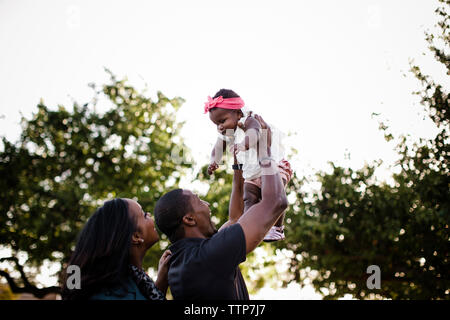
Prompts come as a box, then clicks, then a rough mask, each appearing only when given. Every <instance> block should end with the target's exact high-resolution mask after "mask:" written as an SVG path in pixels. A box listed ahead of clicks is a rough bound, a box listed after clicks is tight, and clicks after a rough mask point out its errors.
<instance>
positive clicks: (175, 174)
mask: <svg viewBox="0 0 450 320" xmlns="http://www.w3.org/2000/svg"><path fill="white" fill-rule="evenodd" d="M110 75H111V78H110V81H109V83H107V84H105V85H103V86H101V87H99V88H96V87H95V86H93V88H94V90H96V93H95V97H94V99H93V101H94V103H87V104H84V105H83V106H80V105H78V104H77V103H75V104H74V106H73V111H68V110H67V109H66V108H64V107H63V106H59V107H58V109H57V110H52V109H50V108H48V107H47V106H45V105H44V103H43V102H41V103H40V104H39V105H38V106H37V112H36V113H35V114H34V115H33V116H32V119H30V120H27V119H22V130H23V131H22V135H21V137H20V140H19V141H18V142H17V143H12V142H9V141H7V140H6V139H5V138H3V139H2V141H3V147H4V148H3V151H1V153H0V175H1V176H2V179H1V180H0V197H1V199H2V201H1V203H0V212H1V214H0V224H1V225H2V226H3V227H2V228H1V229H0V244H1V245H3V246H6V247H10V248H11V249H12V252H13V256H15V255H17V253H18V252H19V251H22V252H26V253H27V254H28V260H27V262H26V264H27V265H28V266H39V265H41V264H42V262H43V260H44V259H50V260H51V261H57V262H64V261H67V259H68V258H69V256H70V254H71V250H72V249H73V247H74V244H75V240H76V236H77V234H78V232H79V231H80V228H81V227H82V226H83V225H84V223H85V222H86V219H87V218H88V217H89V216H90V215H92V214H93V212H94V211H95V209H96V207H98V206H99V205H101V204H102V203H103V201H104V200H106V199H110V198H113V197H128V198H137V199H138V201H139V202H140V204H141V205H142V206H143V208H144V210H149V211H150V210H151V208H152V207H153V206H154V204H155V202H156V200H157V199H158V198H159V197H160V196H161V194H162V193H163V192H164V191H165V190H166V188H167V187H170V186H174V185H176V184H177V183H178V181H179V179H180V177H181V176H182V175H183V173H184V172H185V170H186V169H187V168H189V167H190V165H188V164H183V163H180V162H181V161H173V159H172V157H171V154H172V150H173V149H174V147H175V146H176V147H177V148H178V149H182V150H187V148H186V146H185V145H184V142H183V139H182V138H181V137H180V135H179V131H180V129H181V126H182V124H181V123H177V122H176V120H175V113H176V111H177V110H178V108H179V107H180V106H181V104H182V103H183V100H182V99H181V98H173V99H169V98H167V97H166V96H164V95H163V94H162V93H161V92H157V100H156V101H152V99H150V98H149V97H147V96H145V94H144V93H140V92H138V91H136V89H134V88H133V87H132V86H130V85H128V84H127V81H126V80H117V79H116V78H115V77H114V76H113V75H112V74H110ZM99 99H100V100H99ZM96 101H106V102H108V103H110V104H111V105H112V107H111V108H110V109H109V110H107V111H106V112H104V113H102V114H101V113H99V112H96V103H97V102H96ZM159 255H160V250H159V248H158V246H155V248H154V249H152V250H151V253H150V254H149V255H148V257H147V258H146V260H145V265H146V266H147V267H148V266H156V265H157V261H158V260H157V258H159Z"/></svg>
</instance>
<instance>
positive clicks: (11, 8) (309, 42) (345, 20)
mask: <svg viewBox="0 0 450 320" xmlns="http://www.w3.org/2000/svg"><path fill="white" fill-rule="evenodd" d="M437 6H438V1H437V0H421V1H419V0H418V1H411V0H395V1H388V0H385V1H381V0H380V1H376V0H367V1H363V0H353V1H350V0H343V1H334V0H328V1H295V0H292V1H287V0H277V1H261V0H259V1H214V0H208V1H171V0H164V1H162V0H158V1H120V2H119V1H95V2H94V1H15V0H14V1H13V0H3V1H0V47H1V50H0V88H1V94H0V115H4V118H2V119H0V135H6V136H7V137H8V138H9V139H12V140H14V139H16V138H17V137H18V135H19V132H20V126H19V124H18V123H19V119H20V114H19V112H22V113H23V114H24V115H25V116H29V115H30V114H31V113H32V112H33V111H34V110H35V106H36V104H37V103H38V101H39V99H40V98H43V99H44V102H45V103H46V104H47V105H48V106H56V105H57V104H64V105H65V106H67V107H70V105H71V98H70V97H73V98H74V99H75V100H77V101H78V102H80V103H84V102H87V101H89V100H90V98H91V97H92V91H91V89H89V88H88V86H87V84H88V83H90V82H96V83H98V84H101V83H103V82H104V81H106V79H107V76H106V74H105V72H104V71H103V67H107V68H109V69H110V70H112V71H113V72H114V73H115V74H117V75H118V76H119V77H123V76H127V77H128V78H129V79H130V81H131V83H132V84H133V85H136V86H137V87H143V85H144V83H147V84H148V86H149V88H150V90H151V93H152V92H153V93H154V92H155V91H156V90H160V91H162V92H163V93H165V94H166V95H168V96H169V97H173V96H181V97H183V98H184V99H185V100H186V103H185V104H184V105H183V107H182V108H181V110H180V112H179V119H180V120H185V121H186V125H185V129H184V135H185V136H186V139H187V144H188V146H189V147H190V148H191V149H192V151H193V153H194V154H196V156H197V157H196V160H197V161H198V162H199V163H200V164H204V163H206V162H207V161H208V154H209V152H210V147H211V146H212V143H213V141H214V140H215V136H216V133H215V128H214V126H213V125H212V124H211V123H210V122H209V119H208V117H207V116H205V115H204V114H203V103H204V101H205V100H206V97H207V96H208V95H211V96H212V95H213V94H214V93H215V92H216V91H217V90H218V89H220V88H229V89H233V90H235V91H236V92H237V93H238V94H240V95H241V97H242V98H243V99H244V100H245V101H246V103H247V105H248V106H249V107H250V108H251V109H253V110H254V111H255V112H257V113H259V114H261V115H262V116H263V117H264V119H265V120H267V121H268V122H271V123H273V124H275V125H276V126H277V127H279V128H280V129H282V130H283V131H285V132H293V133H296V136H295V138H292V139H290V140H288V141H287V142H286V143H287V144H288V146H293V147H295V148H296V149H298V150H299V156H298V159H296V161H294V168H295V169H296V170H298V171H300V172H307V171H308V170H310V171H311V170H313V169H314V170H315V169H323V168H325V167H326V162H327V161H335V162H337V163H339V164H346V165H350V166H353V167H360V166H362V165H363V163H364V161H372V160H375V159H384V160H385V161H386V162H388V163H389V162H392V161H393V159H394V153H393V152H392V147H393V146H392V145H390V144H387V143H386V142H385V141H384V139H383V135H382V133H381V132H380V131H379V130H378V123H377V120H376V119H372V118H371V114H372V113H373V112H377V113H381V114H382V118H383V119H389V120H390V122H389V123H390V125H391V128H392V130H393V131H394V132H396V133H400V132H401V133H411V134H413V135H417V136H422V137H427V136H431V135H432V134H434V133H435V132H434V131H433V129H432V128H433V127H432V126H431V125H430V123H429V122H428V121H422V120H421V119H422V117H421V116H419V114H420V113H421V110H422V108H421V107H420V106H418V98H417V97H415V96H413V95H412V94H411V92H412V91H414V90H417V89H418V88H419V84H418V82H417V81H416V80H415V79H414V78H413V76H412V75H410V74H409V73H408V69H409V64H408V61H409V59H410V58H414V59H415V61H416V63H417V64H418V65H420V66H421V67H422V68H423V69H424V71H425V72H426V73H428V74H431V75H432V76H434V77H435V78H436V79H437V80H438V81H440V83H442V84H443V85H444V87H446V88H447V89H448V88H449V87H450V85H449V80H448V78H447V77H446V76H445V73H444V72H443V69H441V68H440V67H439V65H437V64H436V63H435V62H434V59H433V58H432V57H431V56H430V54H428V50H427V49H426V45H427V44H426V42H425V40H424V38H425V36H424V31H425V30H426V29H430V28H432V27H433V25H434V24H435V23H436V22H437V18H436V15H435V13H434V10H435V9H436V7H437ZM423 53H426V54H425V55H423ZM404 74H406V77H405V76H404ZM414 104H415V105H416V107H414ZM346 152H350V153H351V160H344V154H345V153H346ZM306 168H309V169H306Z"/></svg>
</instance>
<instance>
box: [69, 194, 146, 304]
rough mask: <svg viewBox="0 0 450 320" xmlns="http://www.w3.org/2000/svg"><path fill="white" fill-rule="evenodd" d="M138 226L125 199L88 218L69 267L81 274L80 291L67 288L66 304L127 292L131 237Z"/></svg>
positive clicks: (115, 201)
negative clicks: (107, 291)
mask: <svg viewBox="0 0 450 320" xmlns="http://www.w3.org/2000/svg"><path fill="white" fill-rule="evenodd" d="M136 228H137V222H136V221H135V219H132V218H131V217H130V214H129V211H128V203H127V201H126V200H124V199H120V198H118V199H113V200H110V201H106V202H105V203H104V204H103V206H102V207H100V208H98V209H97V210H96V211H95V213H94V214H93V215H92V216H91V217H90V218H89V220H88V221H87V223H86V224H85V226H84V227H83V229H82V230H81V232H80V234H79V235H78V240H77V244H76V247H75V251H74V252H73V254H72V257H71V258H70V260H69V263H68V265H76V266H78V267H79V268H80V271H81V289H69V288H67V283H66V281H67V280H66V279H67V274H66V275H65V277H64V281H63V290H62V298H63V299H64V300H78V299H89V297H90V296H91V295H93V294H95V293H99V292H101V291H102V290H105V289H112V288H117V287H123V288H126V281H127V278H128V272H129V271H128V265H129V264H130V248H131V237H132V234H133V232H135V231H136Z"/></svg>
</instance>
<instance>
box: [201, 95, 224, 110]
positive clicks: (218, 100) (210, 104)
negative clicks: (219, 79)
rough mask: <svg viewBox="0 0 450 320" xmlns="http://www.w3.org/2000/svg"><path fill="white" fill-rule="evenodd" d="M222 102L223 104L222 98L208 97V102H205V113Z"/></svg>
mask: <svg viewBox="0 0 450 320" xmlns="http://www.w3.org/2000/svg"><path fill="white" fill-rule="evenodd" d="M222 102H223V97H222V96H218V97H217V98H215V99H213V98H211V97H210V96H208V102H205V113H207V112H208V111H209V110H211V109H212V108H214V107H215V106H216V105H217V104H219V103H222Z"/></svg>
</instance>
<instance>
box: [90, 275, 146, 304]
mask: <svg viewBox="0 0 450 320" xmlns="http://www.w3.org/2000/svg"><path fill="white" fill-rule="evenodd" d="M89 300H147V299H146V298H145V297H144V295H143V294H142V293H141V292H140V291H139V288H138V287H137V285H136V283H135V282H134V281H133V280H132V279H131V278H128V279H127V282H126V289H125V288H124V287H122V286H117V287H114V288H105V289H103V290H101V291H100V292H98V293H96V294H94V295H92V296H91V297H90V298H89Z"/></svg>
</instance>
